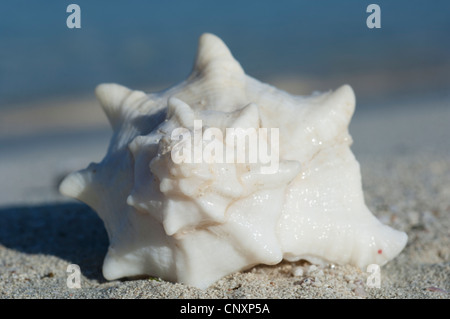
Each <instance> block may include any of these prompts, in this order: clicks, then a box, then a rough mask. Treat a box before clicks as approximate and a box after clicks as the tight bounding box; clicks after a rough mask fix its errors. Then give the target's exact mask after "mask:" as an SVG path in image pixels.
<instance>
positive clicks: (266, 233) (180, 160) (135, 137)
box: [60, 34, 407, 288]
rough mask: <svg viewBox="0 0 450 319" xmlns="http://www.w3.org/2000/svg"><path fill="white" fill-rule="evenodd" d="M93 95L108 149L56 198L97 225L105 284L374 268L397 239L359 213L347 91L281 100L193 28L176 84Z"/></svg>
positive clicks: (101, 89)
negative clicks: (278, 269)
mask: <svg viewBox="0 0 450 319" xmlns="http://www.w3.org/2000/svg"><path fill="white" fill-rule="evenodd" d="M96 95H97V97H98V99H99V100H100V103H101V105H102V106H103V109H104V111H105V113H106V115H107V117H108V119H109V122H110V123H111V126H112V129H113V135H112V138H111V142H110V145H109V149H108V151H107V154H106V156H105V157H104V159H103V160H102V161H101V163H92V164H90V165H89V166H88V167H87V168H86V169H84V170H81V171H79V172H74V173H72V174H70V175H69V176H67V177H66V178H65V180H64V181H63V182H62V184H61V185H60V191H61V192H62V193H63V194H65V195H67V196H70V197H73V198H76V199H78V200H80V201H83V202H85V203H87V204H88V205H89V206H91V207H92V208H93V209H94V210H95V211H96V212H97V213H98V215H99V216H100V218H101V219H102V220H103V222H104V224H105V228H106V230H107V233H108V236H109V241H110V246H109V249H108V252H107V255H106V257H105V260H104V264H103V275H104V277H105V278H106V279H108V280H114V279H118V278H122V277H131V276H136V275H145V274H147V275H151V276H157V277H160V278H163V279H165V280H169V281H173V282H182V283H185V284H188V285H192V286H196V287H199V288H206V287H208V286H210V285H211V284H212V283H214V282H215V281H217V280H218V279H220V278H222V277H223V276H225V275H228V274H231V273H233V272H237V271H240V270H244V269H248V268H250V267H252V266H254V265H257V264H261V263H262V264H268V265H274V264H277V263H279V262H280V261H282V260H283V259H286V260H289V261H296V260H300V259H305V260H308V261H310V262H312V263H334V264H352V265H356V266H358V267H361V268H364V267H366V266H367V265H369V264H378V265H383V264H385V263H386V262H388V261H389V260H391V259H392V258H394V257H395V256H396V255H398V254H399V253H400V251H401V250H402V249H403V248H404V246H405V244H406V241H407V236H406V234H405V233H403V232H400V231H397V230H394V229H392V228H390V227H388V226H386V225H383V224H382V223H381V222H379V221H378V219H376V218H375V217H374V216H373V215H372V214H371V212H370V211H369V209H368V208H367V207H366V205H365V202H364V198H363V192H362V185H361V175H360V171H359V164H358V162H357V161H356V159H355V157H354V155H353V154H352V152H351V150H350V145H351V143H352V139H351V136H350V135H349V132H348V125H349V123H350V120H351V117H352V114H353V112H354V108H355V96H354V93H353V90H352V89H351V87H350V86H348V85H344V86H342V87H340V88H338V89H337V90H336V91H334V92H327V93H323V94H314V95H312V96H307V97H303V96H293V95H290V94H288V93H286V92H283V91H281V90H278V89H277V88H275V87H273V86H270V85H268V84H265V83H261V82H259V81H258V80H256V79H254V78H252V77H250V76H248V75H246V74H245V73H244V71H243V69H242V67H241V66H240V64H239V63H238V62H237V61H236V60H235V59H234V58H233V56H232V55H231V53H230V51H229V50H228V48H227V47H226V46H225V44H224V43H223V42H222V41H221V40H220V39H219V38H218V37H216V36H214V35H212V34H204V35H202V36H201V37H200V40H199V48H198V53H197V57H196V61H195V66H194V69H193V71H192V74H191V75H190V76H189V77H188V78H187V79H186V80H185V81H183V82H181V83H180V84H178V85H176V86H174V87H172V88H169V89H167V90H165V91H163V92H159V93H152V94H146V93H144V92H141V91H133V90H130V89H128V88H126V87H123V86H121V85H117V84H101V85H99V86H98V87H97V89H96ZM228 129H236V131H238V129H241V131H245V132H246V133H247V135H243V136H242V135H239V134H235V135H233V132H234V133H235V132H236V131H228ZM211 132H212V133H211ZM230 132H231V133H230ZM219 133H221V134H219ZM199 136H200V138H199ZM230 136H231V137H232V138H230V139H229V137H230ZM254 137H256V139H253V138H254ZM247 138H248V139H247ZM255 140H257V144H258V148H257V149H258V152H259V153H257V154H256V155H257V156H256V160H255V156H254V153H255V152H254V150H255V149H256V148H253V151H252V152H250V151H251V150H252V148H251V147H252V145H254V144H255V143H254V142H255ZM233 141H237V142H236V143H232V142H233ZM239 141H240V142H241V143H239ZM251 142H252V143H251ZM212 150H213V151H212ZM261 150H265V153H264V152H261ZM269 150H270V151H269ZM233 151H234V152H235V153H233ZM242 152H244V153H246V152H248V154H246V155H248V157H244V160H243V159H242V158H241V159H240V160H239V158H238V159H236V158H237V157H238V156H239V154H243V153H242ZM221 153H222V154H221ZM224 153H226V154H225V155H226V156H225V155H224ZM250 153H251V155H250ZM269 153H270V156H265V157H264V156H263V155H264V154H265V155H267V154H269ZM205 154H206V155H205ZM229 154H231V155H232V156H231V155H229ZM236 154H237V155H236ZM235 155H236V157H235ZM177 156H178V157H177ZM251 156H253V161H252V160H250V159H251ZM225 157H226V160H225ZM268 158H269V160H268Z"/></svg>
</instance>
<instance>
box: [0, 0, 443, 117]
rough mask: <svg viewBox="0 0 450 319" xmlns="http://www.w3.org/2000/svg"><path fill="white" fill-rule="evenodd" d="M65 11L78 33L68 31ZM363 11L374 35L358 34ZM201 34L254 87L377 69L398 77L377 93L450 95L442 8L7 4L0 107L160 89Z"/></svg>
mask: <svg viewBox="0 0 450 319" xmlns="http://www.w3.org/2000/svg"><path fill="white" fill-rule="evenodd" d="M70 3H76V4H78V5H79V6H80V7H81V29H69V28H67V26H66V19H67V17H68V15H69V13H67V12H66V8H67V6H68V5H69V4H70ZM370 3H377V4H378V5H380V7H381V26H382V27H381V29H369V28H367V26H366V19H367V16H368V15H369V13H366V8H367V6H368V5H369V4H370ZM204 32H211V33H214V34H216V35H218V36H219V37H221V38H222V39H223V40H224V41H225V43H227V45H228V46H229V47H230V49H231V51H232V53H233V55H234V56H235V57H236V59H237V60H238V61H239V62H240V63H241V65H242V66H243V67H244V69H245V70H246V72H247V73H248V74H249V75H251V76H254V77H256V78H260V79H263V80H268V79H271V78H273V77H278V76H283V75H284V76H286V75H287V76H291V77H296V76H299V77H303V78H308V77H314V78H327V77H339V78H342V79H343V80H345V79H346V78H349V79H351V75H354V74H361V73H367V74H371V73H377V72H378V73H380V72H382V73H383V74H384V75H385V77H384V79H389V78H390V75H392V79H394V80H395V79H397V78H398V74H404V76H402V77H400V78H401V79H402V81H404V83H405V85H403V86H399V87H396V90H392V92H384V93H386V94H419V93H420V94H426V93H427V92H440V94H447V93H446V92H448V91H449V88H450V75H449V73H450V71H449V70H450V1H445V0H434V1H425V0H409V1H406V0H395V1H385V0H383V1H357V0H343V1H336V0H322V1H301V0H298V1H273V0H259V1H242V0H240V1H236V0H228V1H207V0H193V1H140V0H130V1H92V0H76V1H61V0H58V1H57V0H46V1H22V0H15V1H3V2H2V3H1V5H0V108H5V107H13V106H14V105H16V104H18V103H23V102H30V101H31V102H32V101H37V100H39V99H45V98H48V97H55V96H66V95H69V96H77V95H80V94H92V92H93V90H94V88H95V86H96V85H97V84H99V83H102V82H117V83H121V84H123V85H126V86H129V87H133V88H147V87H164V86H169V85H171V84H174V83H177V82H179V81H181V80H183V79H184V78H185V77H186V76H187V75H188V74H189V73H190V71H191V68H192V63H193V60H194V57H195V53H196V47H197V41H198V37H199V36H200V35H201V34H202V33H204ZM396 76H397V77H396ZM350 84H352V85H356V86H357V85H358V83H350ZM369 84H370V81H369ZM363 98H364V96H363Z"/></svg>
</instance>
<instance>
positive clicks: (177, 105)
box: [167, 96, 195, 128]
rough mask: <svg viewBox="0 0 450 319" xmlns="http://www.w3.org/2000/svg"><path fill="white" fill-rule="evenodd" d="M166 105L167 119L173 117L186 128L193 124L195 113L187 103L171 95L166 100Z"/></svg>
mask: <svg viewBox="0 0 450 319" xmlns="http://www.w3.org/2000/svg"><path fill="white" fill-rule="evenodd" d="M167 105H168V106H167V118H168V119H174V120H176V121H177V122H178V123H179V124H180V125H182V126H184V127H186V128H187V127H192V126H193V125H194V120H195V114H194V111H193V110H192V108H191V107H190V106H189V105H188V104H187V103H185V102H183V101H182V100H180V99H177V98H176V97H173V96H172V97H170V98H169V100H168V101H167Z"/></svg>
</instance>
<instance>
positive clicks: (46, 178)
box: [0, 92, 450, 299]
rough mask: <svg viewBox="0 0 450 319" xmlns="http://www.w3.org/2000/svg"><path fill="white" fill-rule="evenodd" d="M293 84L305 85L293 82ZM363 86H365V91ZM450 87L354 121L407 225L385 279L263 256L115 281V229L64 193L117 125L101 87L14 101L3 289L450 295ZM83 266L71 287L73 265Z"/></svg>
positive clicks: (398, 224)
mask: <svg viewBox="0 0 450 319" xmlns="http://www.w3.org/2000/svg"><path fill="white" fill-rule="evenodd" d="M294 93H295V92H294ZM356 95H357V97H358V92H356ZM449 120H450V97H448V96H447V97H440V98H434V99H429V98H422V99H420V98H417V99H416V98H414V99H412V98H410V99H409V98H398V99H391V100H389V102H388V103H386V102H384V103H380V104H379V105H373V106H371V107H370V108H360V107H359V106H358V104H357V108H356V112H355V115H354V118H353V120H352V123H351V126H350V133H351V134H352V137H353V140H354V144H353V146H352V150H353V152H354V153H355V156H356V158H357V159H358V161H359V163H360V165H361V173H362V180H363V188H364V194H365V198H366V202H367V205H368V207H369V208H370V209H371V211H372V212H373V213H374V215H376V216H377V217H378V218H379V219H380V220H381V221H382V222H384V223H386V224H388V225H390V226H392V227H394V228H396V229H399V230H402V231H405V232H406V233H407V234H408V237H409V239H408V244H407V246H406V248H405V249H404V250H403V252H402V253H401V254H400V255H399V256H398V257H397V258H395V259H394V260H393V261H391V262H390V263H388V264H387V265H386V266H384V267H382V268H381V287H380V288H371V287H369V286H368V285H367V280H368V276H369V275H370V274H369V273H368V272H364V271H363V270H360V269H357V268H355V267H351V266H339V265H328V266H324V267H318V266H315V265H311V264H309V263H306V262H303V261H300V262H296V263H289V262H283V263H281V264H279V265H276V266H265V265H260V266H256V267H254V268H252V269H249V270H247V271H245V272H239V273H236V274H232V275H229V276H227V277H225V278H223V279H221V280H219V281H218V282H217V283H215V284H214V285H213V286H211V287H210V288H208V289H206V290H199V289H196V288H193V287H189V286H186V285H183V284H179V283H170V282H166V281H163V280H161V279H159V278H152V277H146V278H133V279H124V280H116V281H111V282H108V281H106V280H105V279H104V278H103V276H102V274H101V267H102V262H103V258H104V256H105V253H106V250H107V247H108V239H107V236H106V232H105V230H104V228H103V224H102V222H101V220H100V219H99V218H98V217H97V215H96V214H95V212H93V211H92V210H91V209H90V208H89V207H87V206H86V205H84V204H82V203H79V202H76V201H73V200H70V199H68V198H64V197H63V196H62V195H60V194H59V193H58V191H57V186H58V184H59V182H60V180H61V179H62V177H64V176H65V175H66V174H67V173H69V172H71V171H73V170H77V169H81V168H84V167H85V166H87V165H88V164H89V163H90V162H91V161H99V160H101V158H102V157H103V155H104V153H105V151H106V148H107V145H108V142H109V138H110V134H111V131H110V128H109V126H108V123H107V121H106V117H105V116H104V115H103V113H102V111H101V109H100V106H99V105H98V103H97V102H96V101H95V100H94V98H93V96H88V97H86V98H83V99H71V100H70V102H69V103H68V102H67V100H51V101H43V102H42V103H41V104H39V105H35V106H34V107H33V108H27V107H26V106H24V107H23V108H21V107H16V108H11V109H6V110H4V111H3V113H2V117H1V118H0V176H1V180H0V298H221V299H222V298H275V299H278V298H281V299H283V298H376V299H378V298H397V299H409V298H433V299H437V298H445V299H448V298H450V233H449V229H450V142H449V140H448V138H449V137H450V125H448V121H449ZM70 264H77V265H79V266H80V269H81V273H82V277H81V288H80V289H69V288H68V287H67V285H66V282H67V277H68V273H67V271H66V270H67V266H68V265H70Z"/></svg>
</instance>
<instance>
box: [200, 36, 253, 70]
mask: <svg viewBox="0 0 450 319" xmlns="http://www.w3.org/2000/svg"><path fill="white" fill-rule="evenodd" d="M213 69H214V70H213ZM212 71H215V72H218V73H221V72H224V73H238V74H242V75H244V70H243V69H242V67H241V65H240V64H239V62H237V61H236V60H235V59H234V57H233V55H232V54H231V52H230V50H229V49H228V47H227V46H226V45H225V43H223V41H222V40H221V39H220V38H218V37H217V36H215V35H213V34H211V33H204V34H203V35H202V36H201V37H200V39H199V44H198V50H197V57H196V59H195V65H194V73H200V74H205V73H206V74H207V73H208V72H212Z"/></svg>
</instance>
